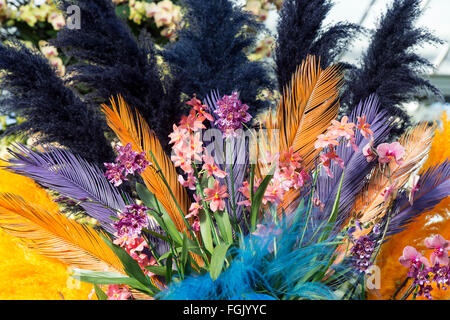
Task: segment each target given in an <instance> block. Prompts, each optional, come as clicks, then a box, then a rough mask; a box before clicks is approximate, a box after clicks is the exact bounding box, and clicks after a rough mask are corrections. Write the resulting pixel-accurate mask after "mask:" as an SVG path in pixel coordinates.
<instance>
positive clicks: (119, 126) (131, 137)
mask: <svg viewBox="0 0 450 320" xmlns="http://www.w3.org/2000/svg"><path fill="white" fill-rule="evenodd" d="M110 102H111V108H110V107H108V106H107V105H105V104H103V105H102V111H103V113H104V114H105V115H106V119H107V122H108V125H109V127H110V128H111V129H112V130H113V131H114V132H115V133H116V135H117V137H118V138H119V139H120V142H121V143H122V144H123V145H124V146H125V145H127V144H128V143H131V145H132V148H133V150H134V151H137V152H139V153H140V152H145V157H146V159H147V161H149V162H150V163H153V164H154V162H155V161H154V159H153V158H152V156H151V153H153V156H154V157H155V159H156V161H157V162H158V165H159V166H160V168H161V173H158V171H157V169H156V167H155V165H152V166H148V167H147V168H146V169H145V171H144V172H143V173H142V174H141V175H142V178H143V179H144V182H145V185H146V186H147V188H148V189H149V190H150V191H151V192H152V193H153V194H154V195H155V197H156V198H157V199H158V201H159V202H160V203H161V205H162V206H163V207H164V209H165V210H166V211H167V213H168V214H169V216H170V217H171V219H172V221H173V222H174V224H175V226H176V227H177V229H178V230H179V231H183V230H185V229H186V225H185V224H184V221H183V218H182V216H181V213H180V212H179V209H178V207H177V205H176V204H177V203H178V205H179V206H180V208H181V210H182V211H183V215H186V214H187V212H188V210H189V206H190V201H189V198H188V195H187V193H186V190H185V189H184V188H183V186H182V185H181V184H180V183H179V182H178V174H177V172H176V169H175V166H174V165H173V163H172V161H171V160H170V159H169V157H168V156H167V155H166V153H165V152H164V150H163V148H162V146H161V143H160V142H159V140H158V138H157V137H156V135H155V133H154V132H153V130H151V129H150V128H149V126H148V124H147V122H146V121H145V120H144V118H143V117H142V116H141V115H140V114H139V112H138V111H136V110H135V112H134V114H133V111H132V110H131V108H130V107H129V106H128V105H127V104H126V102H125V101H124V100H123V98H122V97H120V96H119V97H118V105H117V104H116V102H115V101H114V99H110ZM150 152H151V153H150ZM161 174H162V175H163V176H164V177H165V179H166V180H167V182H168V185H169V186H170V189H171V190H172V192H173V194H174V197H175V199H176V202H175V201H174V199H173V197H172V196H171V195H170V192H169V190H168V189H167V186H166V185H165V184H164V181H163V179H162V178H161Z"/></svg>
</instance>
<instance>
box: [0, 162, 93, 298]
mask: <svg viewBox="0 0 450 320" xmlns="http://www.w3.org/2000/svg"><path fill="white" fill-rule="evenodd" d="M0 165H1V166H4V165H7V163H6V162H4V161H1V160H0ZM0 181H2V183H0V193H14V194H21V195H22V196H23V197H24V199H25V200H26V201H28V202H30V203H36V204H38V205H39V206H40V207H41V208H43V209H45V210H48V211H55V210H58V205H57V204H56V203H55V202H53V201H52V200H51V199H50V197H49V195H48V194H47V192H46V191H45V190H44V189H42V188H41V187H39V186H38V185H37V184H36V183H35V182H34V181H33V180H32V179H30V178H27V177H24V176H21V175H18V174H14V173H12V172H10V171H8V170H6V169H5V168H2V167H0ZM25 244H26V243H24V242H23V241H22V240H21V239H19V238H15V237H12V236H10V235H8V234H7V233H5V232H4V231H2V230H0V300H4V299H8V300H10V299H11V300H16V299H26V300H31V299H42V300H44V299H45V300H47V299H51V300H59V299H62V298H64V299H69V300H70V299H74V300H81V299H88V295H89V293H90V291H91V289H93V286H92V285H91V284H87V283H83V282H80V281H76V280H75V279H72V278H69V272H70V266H68V265H67V264H64V263H62V262H60V261H58V260H56V259H51V258H47V257H45V256H43V255H40V254H39V253H37V252H36V251H35V250H32V249H30V248H28V247H27V246H26V245H25ZM94 298H95V295H94Z"/></svg>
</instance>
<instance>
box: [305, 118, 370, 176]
mask: <svg viewBox="0 0 450 320" xmlns="http://www.w3.org/2000/svg"><path fill="white" fill-rule="evenodd" d="M355 129H359V130H360V132H361V134H362V135H363V136H364V137H366V138H370V137H371V136H372V134H373V132H372V130H370V124H369V123H367V122H366V117H365V116H363V117H362V118H361V117H358V125H356V124H354V123H352V122H348V117H347V116H344V117H342V119H341V121H336V120H332V121H331V126H330V127H328V129H327V131H326V132H325V134H321V135H319V136H318V137H317V141H316V142H315V144H314V147H315V148H316V149H321V148H328V152H326V153H322V154H321V155H320V162H321V163H322V166H323V167H324V169H325V172H326V174H327V175H328V176H329V177H330V178H333V172H332V171H331V169H330V166H331V162H332V161H335V162H336V163H337V164H338V165H339V166H340V167H341V168H344V161H343V160H342V159H341V158H340V157H339V156H338V155H337V153H336V149H335V148H336V146H338V145H339V144H340V143H342V142H346V141H347V142H348V146H351V147H352V148H353V150H354V151H355V152H358V151H359V149H358V146H357V145H356V143H355Z"/></svg>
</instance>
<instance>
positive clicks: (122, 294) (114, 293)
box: [106, 284, 131, 300]
mask: <svg viewBox="0 0 450 320" xmlns="http://www.w3.org/2000/svg"><path fill="white" fill-rule="evenodd" d="M106 295H107V296H108V300H127V299H128V298H130V297H131V293H130V292H129V291H128V290H127V289H126V288H123V287H122V286H120V285H118V284H110V285H109V286H108V290H107V291H106Z"/></svg>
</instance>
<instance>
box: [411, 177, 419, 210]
mask: <svg viewBox="0 0 450 320" xmlns="http://www.w3.org/2000/svg"><path fill="white" fill-rule="evenodd" d="M419 180H420V176H418V175H416V174H415V175H413V176H412V177H411V180H410V184H411V191H410V192H409V203H410V204H411V205H413V203H414V194H415V193H416V192H417V191H419V188H420V186H419Z"/></svg>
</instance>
